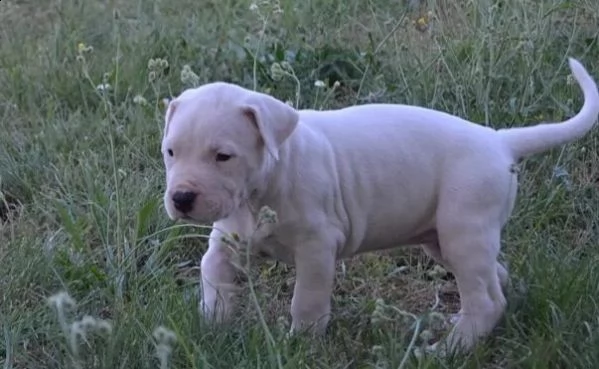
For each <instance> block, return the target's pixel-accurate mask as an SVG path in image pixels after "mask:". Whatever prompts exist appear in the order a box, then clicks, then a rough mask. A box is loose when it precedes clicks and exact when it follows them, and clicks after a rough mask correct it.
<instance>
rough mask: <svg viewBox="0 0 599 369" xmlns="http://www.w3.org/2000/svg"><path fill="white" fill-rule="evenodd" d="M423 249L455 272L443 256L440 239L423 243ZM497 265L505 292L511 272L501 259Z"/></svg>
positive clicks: (444, 266) (498, 275)
mask: <svg viewBox="0 0 599 369" xmlns="http://www.w3.org/2000/svg"><path fill="white" fill-rule="evenodd" d="M422 249H423V250H424V253H425V254H427V255H428V256H429V257H430V258H431V259H433V261H434V262H435V263H437V264H439V265H441V266H442V267H443V268H445V270H447V271H448V272H450V273H451V274H454V272H453V270H451V266H450V265H449V263H448V262H447V260H445V259H444V258H443V254H442V252H441V247H440V246H439V241H438V240H437V241H435V242H430V243H426V244H423V245H422ZM496 267H497V277H498V278H499V283H501V287H502V288H503V290H504V293H505V290H506V289H507V287H508V284H509V272H508V271H507V269H506V268H505V266H503V264H502V263H501V262H499V261H497V265H496Z"/></svg>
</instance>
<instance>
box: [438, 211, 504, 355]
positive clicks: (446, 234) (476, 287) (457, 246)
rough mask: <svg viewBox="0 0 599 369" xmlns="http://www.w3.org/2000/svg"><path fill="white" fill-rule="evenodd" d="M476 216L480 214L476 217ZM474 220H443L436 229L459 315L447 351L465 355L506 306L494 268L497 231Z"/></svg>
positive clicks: (498, 271) (496, 320)
mask: <svg viewBox="0 0 599 369" xmlns="http://www.w3.org/2000/svg"><path fill="white" fill-rule="evenodd" d="M479 216H480V214H479ZM485 223H486V222H484V221H480V220H478V219H474V218H470V219H467V218H464V217H463V218H461V219H456V218H455V217H447V218H446V220H444V222H440V223H439V225H438V231H439V241H440V245H441V251H442V255H443V260H445V262H446V263H447V265H448V266H449V269H450V270H451V271H452V272H453V274H454V275H455V277H456V281H457V285H458V290H459V294H460V305H461V309H460V314H459V316H458V317H457V322H456V323H455V326H454V327H453V329H452V331H451V332H450V334H449V336H448V337H447V345H448V347H447V348H448V349H449V350H451V351H453V350H455V349H462V350H463V351H468V350H470V349H472V348H473V346H474V345H475V344H476V342H477V341H478V339H479V338H482V337H485V336H487V335H489V334H490V333H491V331H492V330H493V329H494V328H495V326H496V324H497V323H498V322H499V320H500V319H501V317H502V315H503V313H504V311H505V307H506V305H507V302H506V299H505V296H504V293H503V290H502V286H501V282H500V275H504V274H503V271H505V269H503V270H502V271H500V270H499V269H498V267H497V265H498V263H497V256H498V254H499V246H500V229H499V228H498V227H495V228H493V227H489V223H487V224H485Z"/></svg>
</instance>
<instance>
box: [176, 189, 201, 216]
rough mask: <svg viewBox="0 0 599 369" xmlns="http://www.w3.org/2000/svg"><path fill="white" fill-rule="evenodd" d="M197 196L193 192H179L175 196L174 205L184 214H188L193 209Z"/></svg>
mask: <svg viewBox="0 0 599 369" xmlns="http://www.w3.org/2000/svg"><path fill="white" fill-rule="evenodd" d="M196 196H197V194H196V193H195V192H191V191H177V192H175V193H174V194H173V203H174V205H175V208H176V209H177V210H179V211H180V212H182V213H187V212H189V211H191V209H193V202H194V200H195V199H196Z"/></svg>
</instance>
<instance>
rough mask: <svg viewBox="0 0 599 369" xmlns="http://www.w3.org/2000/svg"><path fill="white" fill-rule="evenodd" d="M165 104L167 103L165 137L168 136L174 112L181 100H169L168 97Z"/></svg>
mask: <svg viewBox="0 0 599 369" xmlns="http://www.w3.org/2000/svg"><path fill="white" fill-rule="evenodd" d="M163 101H164V104H165V105H166V113H165V114H164V134H163V137H166V134H167V133H168V128H169V126H170V124H171V119H173V114H174V113H175V110H177V106H178V105H179V101H177V100H174V99H173V100H171V101H168V100H167V99H164V100H163Z"/></svg>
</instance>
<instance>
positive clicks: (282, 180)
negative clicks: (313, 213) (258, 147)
mask: <svg viewBox="0 0 599 369" xmlns="http://www.w3.org/2000/svg"><path fill="white" fill-rule="evenodd" d="M292 138H293V134H292V135H291V137H289V139H288V140H286V141H285V142H284V143H283V145H281V147H280V148H279V153H278V154H279V159H278V160H276V159H275V158H274V157H273V156H272V155H270V153H269V152H268V151H267V150H266V149H265V150H264V156H263V161H262V165H261V166H260V169H259V170H257V171H256V172H254V173H252V175H251V176H250V178H248V181H247V186H246V193H245V194H244V195H245V196H244V200H242V203H241V204H240V207H239V209H238V210H237V211H236V212H234V213H233V214H232V216H231V217H232V218H239V221H243V222H245V221H244V220H242V218H243V217H244V216H247V215H248V213H249V215H251V218H252V219H251V220H249V221H250V222H251V223H252V225H253V226H252V229H251V230H246V231H249V232H250V233H252V234H254V231H256V227H257V226H258V214H259V212H260V209H261V208H262V207H263V206H269V207H270V208H271V209H272V210H274V211H275V212H277V216H278V218H279V220H281V215H282V214H280V212H281V211H283V210H285V209H278V208H274V207H273V206H272V204H280V203H282V202H281V201H276V199H279V198H281V197H288V196H289V193H290V190H291V188H290V186H291V185H292V183H293V181H294V178H291V177H292V176H293V174H292V173H287V172H284V173H285V175H281V174H282V172H283V171H284V168H283V165H284V164H283V163H287V162H289V160H293V157H292V156H291V155H290V154H289V153H290V146H291V145H292V142H291V141H292ZM290 175H291V177H290ZM283 203H284V202H283ZM246 221H247V220H246ZM246 224H247V223H246ZM275 226H276V225H274V224H270V225H263V226H262V227H261V230H260V231H259V232H257V234H254V236H258V234H259V235H261V236H260V238H261V237H266V236H268V235H269V234H270V233H271V232H272V231H274V228H275ZM248 236H249V235H248ZM253 238H254V237H253Z"/></svg>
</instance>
